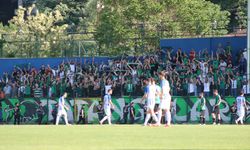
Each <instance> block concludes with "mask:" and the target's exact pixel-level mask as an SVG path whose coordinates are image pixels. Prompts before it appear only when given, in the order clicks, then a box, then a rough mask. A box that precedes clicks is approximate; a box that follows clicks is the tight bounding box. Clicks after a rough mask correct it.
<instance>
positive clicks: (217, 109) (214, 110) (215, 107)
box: [213, 106, 220, 114]
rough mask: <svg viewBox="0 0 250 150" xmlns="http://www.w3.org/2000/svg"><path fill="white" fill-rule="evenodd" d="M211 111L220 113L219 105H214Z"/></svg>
mask: <svg viewBox="0 0 250 150" xmlns="http://www.w3.org/2000/svg"><path fill="white" fill-rule="evenodd" d="M213 113H215V114H220V107H219V106H214V108H213Z"/></svg>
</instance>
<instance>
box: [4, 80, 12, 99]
mask: <svg viewBox="0 0 250 150" xmlns="http://www.w3.org/2000/svg"><path fill="white" fill-rule="evenodd" d="M11 89H12V87H11V85H10V84H9V83H7V84H6V85H5V87H4V88H3V91H4V94H5V97H6V98H10V97H11Z"/></svg>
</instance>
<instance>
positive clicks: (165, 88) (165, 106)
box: [158, 72, 171, 127]
mask: <svg viewBox="0 0 250 150" xmlns="http://www.w3.org/2000/svg"><path fill="white" fill-rule="evenodd" d="M159 78H160V80H161V83H160V87H161V91H160V98H161V103H160V107H159V109H158V125H160V124H161V122H160V120H161V117H162V111H163V112H164V113H165V118H166V119H165V120H166V121H167V124H166V127H169V126H170V123H171V113H170V104H171V95H170V93H169V92H170V86H169V82H168V80H166V78H165V72H160V73H159Z"/></svg>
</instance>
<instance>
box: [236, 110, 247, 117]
mask: <svg viewBox="0 0 250 150" xmlns="http://www.w3.org/2000/svg"><path fill="white" fill-rule="evenodd" d="M237 115H238V116H239V117H244V116H245V110H244V109H240V110H237Z"/></svg>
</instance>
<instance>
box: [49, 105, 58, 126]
mask: <svg viewBox="0 0 250 150" xmlns="http://www.w3.org/2000/svg"><path fill="white" fill-rule="evenodd" d="M57 110H58V104H55V106H54V108H53V110H52V113H51V114H52V117H53V124H56V116H57Z"/></svg>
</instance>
